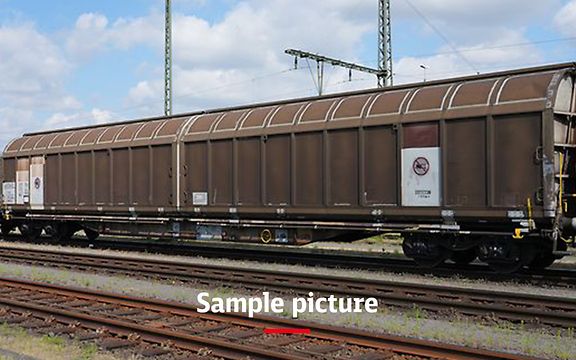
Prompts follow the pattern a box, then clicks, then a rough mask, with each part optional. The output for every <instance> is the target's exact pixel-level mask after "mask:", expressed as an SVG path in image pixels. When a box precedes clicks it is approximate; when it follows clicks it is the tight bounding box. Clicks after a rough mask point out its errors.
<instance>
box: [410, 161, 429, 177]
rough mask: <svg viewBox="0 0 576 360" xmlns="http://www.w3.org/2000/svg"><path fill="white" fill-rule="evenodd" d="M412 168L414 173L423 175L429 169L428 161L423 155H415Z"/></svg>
mask: <svg viewBox="0 0 576 360" xmlns="http://www.w3.org/2000/svg"><path fill="white" fill-rule="evenodd" d="M412 170H414V172H415V173H416V175H419V176H424V175H426V174H428V171H429V170H430V162H428V159H426V158H425V157H417V158H416V159H415V160H414V162H413V163H412Z"/></svg>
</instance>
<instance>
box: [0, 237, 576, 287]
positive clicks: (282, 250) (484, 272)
mask: <svg viewBox="0 0 576 360" xmlns="http://www.w3.org/2000/svg"><path fill="white" fill-rule="evenodd" d="M5 239H6V240H7V241H13V242H14V241H23V239H22V237H20V236H17V235H10V236H8V237H5ZM24 242H27V241H24ZM43 242H46V243H49V240H46V239H41V240H40V241H38V242H37V243H43ZM63 245H69V246H75V247H90V248H94V249H112V250H124V251H133V252H146V253H158V254H166V255H189V256H202V257H209V258H227V259H232V260H254V261H262V262H269V263H283V264H298V265H313V266H325V267H337V268H346V269H362V270H379V271H389V272H394V273H410V274H429V275H433V276H436V277H453V276H455V275H457V276H459V277H463V278H468V279H482V280H487V281H498V282H501V281H510V280H513V281H515V282H522V283H531V284H535V285H545V286H562V287H573V286H576V268H575V269H566V268H559V267H555V268H549V269H544V270H529V269H524V270H522V271H520V272H517V273H514V274H498V273H495V272H494V271H492V270H491V269H490V268H489V267H488V266H487V265H485V264H470V265H467V266H463V265H456V264H451V263H446V264H443V265H441V266H439V267H437V268H433V269H426V268H422V267H420V266H418V265H417V264H416V263H415V262H414V261H412V260H410V259H408V258H403V257H396V256H386V255H383V254H377V253H367V252H354V251H334V250H325V249H309V248H302V247H294V246H290V247H286V246H274V245H272V246H270V245H266V246H264V245H259V244H242V246H238V244H235V243H228V242H200V241H198V242H193V243H192V242H187V243H182V242H169V241H168V242H166V241H161V242H160V241H147V240H137V239H117V238H107V237H101V238H99V239H98V240H97V241H92V242H91V241H88V240H87V239H86V238H83V237H76V238H74V239H73V240H72V241H71V242H69V243H65V244H63Z"/></svg>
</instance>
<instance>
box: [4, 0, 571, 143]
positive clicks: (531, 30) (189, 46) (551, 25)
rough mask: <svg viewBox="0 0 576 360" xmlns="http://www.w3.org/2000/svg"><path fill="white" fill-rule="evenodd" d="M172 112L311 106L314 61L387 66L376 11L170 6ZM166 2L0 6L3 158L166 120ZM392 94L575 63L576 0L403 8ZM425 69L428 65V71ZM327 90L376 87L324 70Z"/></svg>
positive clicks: (305, 4)
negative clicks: (291, 52) (33, 142)
mask: <svg viewBox="0 0 576 360" xmlns="http://www.w3.org/2000/svg"><path fill="white" fill-rule="evenodd" d="M172 3H173V5H172V6H173V37H174V44H173V58H174V63H173V68H174V75H173V78H174V80H173V82H174V83H173V87H174V95H173V96H174V104H173V109H174V110H173V111H174V113H181V112H190V111H197V110H207V109H214V108H220V107H227V106H235V105H242V104H252V103H258V102H266V101H273V100H283V99H289V98H298V97H304V96H311V95H315V94H316V93H317V88H316V85H315V82H314V71H315V64H314V63H313V62H306V61H305V60H301V61H300V62H299V66H298V68H297V69H294V60H293V58H291V57H290V56H288V55H285V54H284V50H285V49H287V48H295V49H300V50H304V51H309V52H313V53H319V54H322V55H326V56H330V57H335V58H339V59H342V60H346V61H350V62H356V63H359V64H362V65H365V66H369V67H377V66H378V60H377V59H378V55H377V54H378V51H377V50H378V46H377V45H378V38H377V30H378V29H377V28H378V0H317V1H310V0H307V1H305V0H172ZM164 6H165V0H123V1H118V0H82V1H78V0H60V1H46V0H0V147H1V148H3V147H4V145H5V144H6V143H7V142H8V141H9V140H10V139H12V138H14V137H18V136H20V135H22V134H23V133H26V132H33V131H40V130H47V129H58V128H66V127H74V126H83V125H90V124H102V123H108V122H116V121H123V120H130V119H136V118H142V117H150V116H157V115H161V114H162V113H163V106H164V102H163V96H164V91H163V88H164V80H163V76H164ZM391 13H392V50H393V69H394V83H395V84H401V83H411V82H420V81H423V79H424V77H426V78H427V79H428V80H431V79H439V78H448V77H453V76H459V75H466V74H475V73H486V72H490V71H495V70H503V69H513V68H521V67H530V66H536V65H542V64H549V63H558V62H566V61H575V60H576V26H574V24H576V0H543V1H525V0H466V1H462V0H392V9H391ZM420 65H425V67H426V68H427V69H426V70H424V69H422V68H421V67H420ZM325 72H326V74H325V90H324V91H325V93H334V92H339V91H347V90H356V89H366V88H373V87H375V86H376V79H375V78H374V76H372V75H369V74H365V73H358V72H354V73H353V74H352V79H351V81H349V78H348V71H347V70H343V69H340V68H337V67H332V66H327V67H326V70H325Z"/></svg>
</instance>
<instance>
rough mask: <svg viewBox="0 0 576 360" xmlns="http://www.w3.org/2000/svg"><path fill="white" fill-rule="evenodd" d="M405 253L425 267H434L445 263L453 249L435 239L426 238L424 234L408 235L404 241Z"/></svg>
mask: <svg viewBox="0 0 576 360" xmlns="http://www.w3.org/2000/svg"><path fill="white" fill-rule="evenodd" d="M402 250H403V251H404V255H406V256H407V257H409V258H412V259H414V261H415V262H416V263H417V264H418V265H420V266H422V267H425V268H433V267H436V266H438V265H440V264H442V263H444V262H445V261H446V260H447V259H448V258H450V255H451V254H452V251H451V250H449V249H446V248H445V247H443V246H441V245H439V244H438V243H437V242H436V241H435V239H432V238H431V239H426V238H424V237H422V236H418V235H417V236H406V237H405V238H404V242H402Z"/></svg>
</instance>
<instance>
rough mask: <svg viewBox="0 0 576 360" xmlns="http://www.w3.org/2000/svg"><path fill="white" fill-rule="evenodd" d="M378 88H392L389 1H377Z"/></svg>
mask: <svg viewBox="0 0 576 360" xmlns="http://www.w3.org/2000/svg"><path fill="white" fill-rule="evenodd" d="M378 5H379V8H378V15H379V16H378V69H379V70H380V71H381V73H382V75H381V76H379V77H378V86H379V87H385V86H392V85H393V83H394V81H393V73H392V22H391V16H390V0H378Z"/></svg>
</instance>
